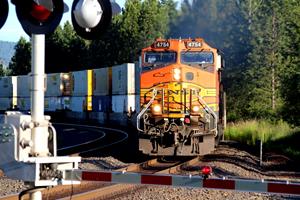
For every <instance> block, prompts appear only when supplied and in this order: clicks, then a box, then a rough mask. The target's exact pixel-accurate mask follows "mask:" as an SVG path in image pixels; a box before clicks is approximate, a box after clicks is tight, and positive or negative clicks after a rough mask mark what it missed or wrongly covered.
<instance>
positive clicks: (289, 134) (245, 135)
mask: <svg viewBox="0 0 300 200" xmlns="http://www.w3.org/2000/svg"><path fill="white" fill-rule="evenodd" d="M225 139H228V140H235V141H238V142H240V143H243V144H247V145H249V146H255V145H256V144H257V141H259V140H262V141H263V144H264V148H265V150H269V151H276V152H280V153H283V154H285V155H287V156H289V157H292V158H295V159H298V160H299V159H300V145H299V141H300V129H293V128H291V127H290V126H289V125H288V124H287V123H285V122H283V121H279V122H277V123H270V122H268V121H264V120H262V121H256V120H251V121H243V122H239V123H236V124H229V125H228V126H227V128H226V130H225Z"/></svg>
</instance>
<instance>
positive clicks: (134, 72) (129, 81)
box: [112, 63, 139, 113]
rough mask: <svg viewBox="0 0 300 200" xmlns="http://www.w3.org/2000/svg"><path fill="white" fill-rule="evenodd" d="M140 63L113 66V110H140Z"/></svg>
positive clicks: (128, 111)
mask: <svg viewBox="0 0 300 200" xmlns="http://www.w3.org/2000/svg"><path fill="white" fill-rule="evenodd" d="M138 74H139V69H138V65H135V64H133V63H126V64H123V65H118V66H114V67H113V68H112V112H117V113H130V112H134V111H139V94H138V93H139V91H138V86H137V85H138V84H139V83H138V81H137V80H138V78H137V77H139V76H138Z"/></svg>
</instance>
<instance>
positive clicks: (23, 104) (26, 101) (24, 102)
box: [17, 96, 31, 111]
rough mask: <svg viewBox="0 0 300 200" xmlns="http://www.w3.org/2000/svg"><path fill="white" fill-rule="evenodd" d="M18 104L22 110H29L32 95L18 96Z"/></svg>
mask: <svg viewBox="0 0 300 200" xmlns="http://www.w3.org/2000/svg"><path fill="white" fill-rule="evenodd" d="M17 105H18V108H19V109H20V110H22V111H29V110H30V108H31V101H30V96H29V97H18V98H17Z"/></svg>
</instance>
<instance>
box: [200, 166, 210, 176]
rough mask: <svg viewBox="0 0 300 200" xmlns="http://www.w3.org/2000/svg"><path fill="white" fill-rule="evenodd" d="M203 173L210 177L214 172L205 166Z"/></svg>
mask: <svg viewBox="0 0 300 200" xmlns="http://www.w3.org/2000/svg"><path fill="white" fill-rule="evenodd" d="M201 172H202V174H203V175H204V176H209V175H210V174H211V172H212V168H211V167H210V166H204V167H203V168H202V170H201Z"/></svg>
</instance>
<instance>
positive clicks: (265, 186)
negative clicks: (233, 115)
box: [66, 170, 300, 196]
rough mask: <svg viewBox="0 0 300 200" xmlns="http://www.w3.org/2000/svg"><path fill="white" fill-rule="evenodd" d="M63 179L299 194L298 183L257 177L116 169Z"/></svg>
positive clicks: (70, 173)
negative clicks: (183, 174)
mask: <svg viewBox="0 0 300 200" xmlns="http://www.w3.org/2000/svg"><path fill="white" fill-rule="evenodd" d="M66 178H68V179H71V180H78V181H101V182H110V183H123V184H146V185H165V186H174V187H194V188H205V189H217V190H218V189H221V190H234V191H243V192H260V193H277V194H287V195H297V196H300V182H289V181H277V180H276V181H275V180H274V181H273V180H272V181H271V180H268V181H265V180H263V179H262V180H259V179H227V178H223V179H221V178H208V179H204V178H203V177H202V176H192V175H189V176H182V175H170V174H140V173H131V172H124V171H123V172H118V171H85V170H67V171H66Z"/></svg>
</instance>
